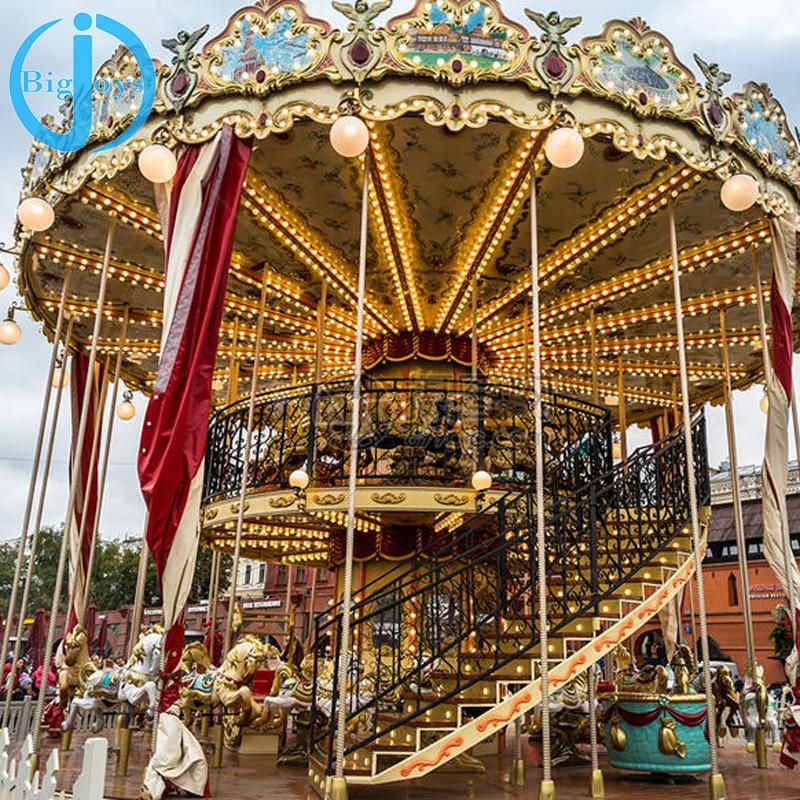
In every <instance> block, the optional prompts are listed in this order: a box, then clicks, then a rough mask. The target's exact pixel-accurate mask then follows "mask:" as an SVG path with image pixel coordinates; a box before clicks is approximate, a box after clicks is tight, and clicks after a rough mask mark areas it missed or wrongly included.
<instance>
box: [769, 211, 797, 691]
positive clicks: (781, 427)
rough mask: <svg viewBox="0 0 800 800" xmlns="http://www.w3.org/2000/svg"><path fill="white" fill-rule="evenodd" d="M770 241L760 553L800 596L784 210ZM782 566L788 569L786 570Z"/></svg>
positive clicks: (789, 256)
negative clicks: (791, 530) (792, 526)
mask: <svg viewBox="0 0 800 800" xmlns="http://www.w3.org/2000/svg"><path fill="white" fill-rule="evenodd" d="M770 230H771V233H772V242H773V262H772V291H771V295H770V311H771V314H772V372H771V375H770V377H769V380H768V382H767V396H768V398H769V411H768V414H767V434H766V441H765V443H764V464H763V466H762V470H761V508H762V514H763V522H764V556H765V557H766V559H767V563H768V564H769V565H770V567H771V568H772V571H773V572H774V573H775V577H776V578H777V579H778V581H779V582H780V584H781V587H782V588H783V591H784V592H785V593H786V595H787V597H788V596H789V586H790V582H791V585H793V587H794V596H795V597H796V598H797V599H800V572H799V571H798V569H797V564H796V561H795V558H794V555H793V554H792V552H791V550H790V551H789V552H790V558H789V562H788V564H787V563H786V561H785V560H784V537H785V533H784V532H785V530H786V527H785V526H786V524H787V522H786V521H787V515H786V486H787V483H788V478H789V409H790V404H791V400H792V358H793V341H792V337H793V334H792V305H793V303H794V286H795V280H796V273H797V250H796V248H797V230H796V223H795V220H794V218H793V217H791V216H789V215H788V214H786V215H784V216H783V217H780V218H778V219H772V220H770ZM787 567H788V570H787ZM796 666H797V648H795V651H794V652H793V653H792V656H791V657H790V659H789V660H788V661H787V665H786V671H787V675H789V680H790V682H791V683H792V684H793V683H794V673H795V669H796Z"/></svg>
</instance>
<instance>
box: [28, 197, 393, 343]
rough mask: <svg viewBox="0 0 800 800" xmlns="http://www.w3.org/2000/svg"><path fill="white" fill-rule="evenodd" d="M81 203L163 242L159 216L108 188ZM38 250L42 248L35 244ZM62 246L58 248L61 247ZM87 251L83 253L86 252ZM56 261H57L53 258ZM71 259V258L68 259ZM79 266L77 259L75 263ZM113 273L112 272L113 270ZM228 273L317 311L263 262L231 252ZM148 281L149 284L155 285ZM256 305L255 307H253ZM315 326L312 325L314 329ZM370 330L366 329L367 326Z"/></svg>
mask: <svg viewBox="0 0 800 800" xmlns="http://www.w3.org/2000/svg"><path fill="white" fill-rule="evenodd" d="M81 202H82V203H84V204H86V205H92V206H93V207H94V208H95V209H97V210H98V211H101V212H103V213H105V214H108V215H110V216H113V217H115V218H116V219H117V220H119V221H121V222H123V223H124V224H126V225H129V226H131V227H133V228H136V229H137V230H142V231H144V232H145V233H147V234H148V235H150V236H153V237H154V238H157V239H158V240H159V241H163V239H164V237H163V235H162V234H161V224H160V222H159V221H158V214H157V212H156V211H154V210H153V209H151V208H149V207H148V206H145V205H141V204H137V205H136V206H135V207H134V206H131V205H130V203H129V201H128V200H126V199H123V198H120V197H116V196H114V195H113V194H112V193H110V192H109V190H108V189H107V188H103V189H100V188H99V187H97V186H91V187H82V189H81ZM36 246H37V248H39V247H41V246H42V245H38V244H37V245H36ZM60 246H61V245H60ZM63 248H67V249H69V250H70V252H71V253H72V254H73V255H78V254H79V253H80V257H81V258H82V257H84V253H83V252H81V251H80V250H79V249H78V248H74V247H73V246H69V245H66V244H64V245H63V247H62V249H63ZM88 252H89V251H86V253H88ZM91 257H92V258H93V259H95V260H97V261H98V263H100V262H101V259H102V256H101V255H95V254H92V256H91ZM56 260H58V259H56ZM70 260H74V259H70ZM77 263H78V264H80V263H81V261H80V260H78V261H77ZM112 264H115V265H117V266H120V267H121V266H122V264H123V262H114V261H113V260H112ZM130 269H131V270H133V271H137V270H138V271H140V272H142V273H143V275H144V276H145V277H147V278H151V279H154V280H158V281H160V283H159V288H158V289H157V290H158V291H161V289H162V288H163V276H162V274H161V273H156V272H152V271H147V270H145V269H144V268H142V267H138V266H136V265H133V264H131V265H130ZM112 274H113V271H112ZM231 274H232V275H233V276H234V277H235V278H236V279H237V280H238V281H240V282H241V283H244V284H247V285H249V286H252V287H253V288H258V289H260V288H261V282H262V280H265V281H266V283H267V293H268V295H274V296H277V297H280V298H281V299H282V300H284V301H286V302H288V303H290V304H291V305H294V306H295V307H296V308H298V309H312V310H316V307H317V301H316V300H315V299H314V298H313V297H311V296H309V295H308V293H307V292H306V291H305V290H304V289H303V288H302V287H301V286H300V285H299V284H296V283H294V282H293V281H292V280H290V279H289V278H286V277H285V276H283V275H280V274H279V273H278V272H276V271H275V270H274V269H272V268H271V267H270V266H269V265H268V264H267V263H266V262H263V263H261V264H258V265H257V266H256V267H247V266H245V259H244V257H243V256H242V255H241V254H240V253H236V252H234V254H233V256H232V259H231ZM154 280H153V281H151V282H154ZM254 305H255V304H254ZM328 314H329V316H331V317H332V318H333V321H335V322H337V323H338V324H340V325H342V326H344V327H347V328H351V329H355V326H356V322H355V317H354V316H353V315H352V314H349V313H348V312H347V311H345V310H343V309H337V308H330V307H329V308H328ZM313 325H314V323H312V327H313ZM367 327H368V328H369V326H367ZM379 330H381V329H380V328H369V331H370V335H376V334H377V333H378V332H379Z"/></svg>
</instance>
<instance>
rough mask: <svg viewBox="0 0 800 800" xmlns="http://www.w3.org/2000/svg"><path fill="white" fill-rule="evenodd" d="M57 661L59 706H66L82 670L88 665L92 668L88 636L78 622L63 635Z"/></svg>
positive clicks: (78, 682) (78, 681)
mask: <svg viewBox="0 0 800 800" xmlns="http://www.w3.org/2000/svg"><path fill="white" fill-rule="evenodd" d="M58 662H59V663H58V678H57V685H58V699H59V704H60V705H61V707H62V708H66V707H67V706H68V705H69V701H70V694H71V690H73V689H76V688H77V687H78V686H80V685H81V673H82V672H83V670H84V669H87V670H88V669H89V668H90V667H91V668H92V669H94V664H93V663H92V657H91V655H90V653H89V636H88V634H87V633H86V629H85V628H84V627H83V625H81V624H80V623H78V624H77V625H75V627H74V628H73V629H72V630H71V631H70V632H69V633H68V634H67V635H66V636H65V637H64V640H63V642H62V643H61V647H60V648H59V655H58ZM90 671H91V670H90Z"/></svg>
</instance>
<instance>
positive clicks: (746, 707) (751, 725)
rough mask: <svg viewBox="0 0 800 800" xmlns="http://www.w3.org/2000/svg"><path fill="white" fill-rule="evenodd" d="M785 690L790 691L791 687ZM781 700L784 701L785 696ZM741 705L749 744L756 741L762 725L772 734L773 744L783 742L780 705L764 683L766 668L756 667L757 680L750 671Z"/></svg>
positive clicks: (758, 665)
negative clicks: (757, 732) (779, 714)
mask: <svg viewBox="0 0 800 800" xmlns="http://www.w3.org/2000/svg"><path fill="white" fill-rule="evenodd" d="M784 688H785V689H788V688H789V687H788V686H787V687H784ZM790 691H791V690H790ZM781 699H782V700H783V696H782V697H781ZM740 704H741V715H742V722H743V723H744V731H745V738H746V739H747V741H748V742H752V741H754V740H755V736H756V730H758V728H759V726H762V725H763V727H764V730H765V731H767V732H768V733H769V734H770V736H771V738H772V741H773V742H780V741H781V730H780V723H779V719H778V703H777V701H776V700H775V698H774V697H773V696H772V695H771V694H770V693H769V692H768V691H767V686H766V684H765V683H764V668H763V667H762V666H761V665H760V664H757V665H756V677H755V679H753V678H752V676H751V675H750V673H749V671H748V673H747V683H746V684H745V687H744V689H743V690H742V697H741V703H740Z"/></svg>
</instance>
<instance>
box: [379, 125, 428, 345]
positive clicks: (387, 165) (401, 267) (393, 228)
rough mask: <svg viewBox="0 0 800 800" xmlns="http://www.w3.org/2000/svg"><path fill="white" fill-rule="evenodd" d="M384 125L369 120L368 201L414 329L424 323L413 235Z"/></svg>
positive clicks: (408, 324) (403, 308)
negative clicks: (385, 135)
mask: <svg viewBox="0 0 800 800" xmlns="http://www.w3.org/2000/svg"><path fill="white" fill-rule="evenodd" d="M383 131H384V128H383V127H382V126H380V125H375V124H372V123H371V124H370V148H371V153H372V158H370V159H368V162H369V171H370V183H371V186H372V191H371V192H370V204H371V206H372V211H373V214H372V222H373V225H374V228H375V229H376V230H377V233H378V239H379V241H380V243H381V248H380V250H379V252H381V253H382V256H383V258H384V259H385V261H386V263H387V264H388V266H389V269H390V272H391V275H392V280H393V282H394V286H395V289H396V290H397V297H398V302H399V304H400V310H401V311H402V314H403V320H404V321H405V325H406V327H407V328H408V329H409V330H411V331H413V332H414V333H419V331H420V330H421V329H422V328H424V327H425V317H424V312H423V310H422V303H421V301H420V299H419V294H418V292H417V285H416V280H415V276H414V269H413V265H414V264H415V263H417V262H418V255H417V248H416V239H415V237H414V234H413V232H412V231H411V230H409V225H408V219H409V215H408V212H407V209H405V208H404V207H403V204H402V193H401V192H400V190H399V188H398V187H397V186H396V181H397V180H398V177H397V176H398V175H399V174H400V173H399V169H398V164H397V163H396V159H395V158H394V157H393V153H392V149H391V147H389V145H388V144H387V143H386V141H385V138H384V135H383Z"/></svg>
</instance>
